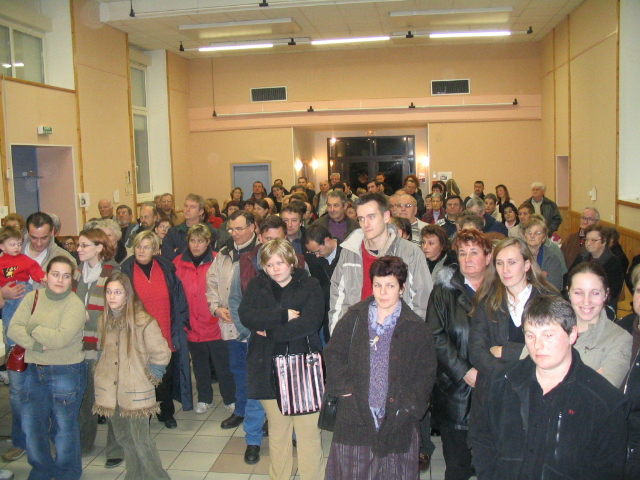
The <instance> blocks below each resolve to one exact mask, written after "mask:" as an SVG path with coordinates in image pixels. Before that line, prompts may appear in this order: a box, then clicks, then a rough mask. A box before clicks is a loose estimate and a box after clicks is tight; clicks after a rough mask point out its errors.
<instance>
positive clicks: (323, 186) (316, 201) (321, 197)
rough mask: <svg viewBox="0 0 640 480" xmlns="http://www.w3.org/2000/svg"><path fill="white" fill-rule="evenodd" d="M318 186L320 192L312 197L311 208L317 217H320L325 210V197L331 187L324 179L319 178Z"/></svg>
mask: <svg viewBox="0 0 640 480" xmlns="http://www.w3.org/2000/svg"><path fill="white" fill-rule="evenodd" d="M319 186H320V193H318V194H317V195H316V196H315V197H313V208H315V210H316V213H317V214H318V217H321V216H322V215H324V213H325V212H326V211H327V198H328V195H329V190H331V187H330V186H329V182H328V181H326V180H320V183H319Z"/></svg>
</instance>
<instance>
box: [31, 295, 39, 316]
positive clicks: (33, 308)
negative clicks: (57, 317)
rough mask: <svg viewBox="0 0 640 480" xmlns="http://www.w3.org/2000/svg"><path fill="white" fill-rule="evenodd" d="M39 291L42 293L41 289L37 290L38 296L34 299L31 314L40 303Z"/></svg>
mask: <svg viewBox="0 0 640 480" xmlns="http://www.w3.org/2000/svg"><path fill="white" fill-rule="evenodd" d="M38 293H40V290H36V298H35V300H34V301H33V307H31V315H33V312H35V310H36V305H37V304H38Z"/></svg>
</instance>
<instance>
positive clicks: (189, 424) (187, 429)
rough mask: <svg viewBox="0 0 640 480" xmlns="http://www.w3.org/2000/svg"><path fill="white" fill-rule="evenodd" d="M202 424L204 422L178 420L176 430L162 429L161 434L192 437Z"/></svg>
mask: <svg viewBox="0 0 640 480" xmlns="http://www.w3.org/2000/svg"><path fill="white" fill-rule="evenodd" d="M204 423H205V422H204V420H178V427H177V428H164V429H163V430H162V433H167V434H169V435H193V434H195V433H196V432H197V431H198V430H199V429H200V427H202V425H203V424H204Z"/></svg>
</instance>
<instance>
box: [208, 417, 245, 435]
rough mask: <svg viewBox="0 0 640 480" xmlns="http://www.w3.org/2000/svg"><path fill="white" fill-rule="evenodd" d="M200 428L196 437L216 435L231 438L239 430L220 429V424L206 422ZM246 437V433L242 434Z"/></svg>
mask: <svg viewBox="0 0 640 480" xmlns="http://www.w3.org/2000/svg"><path fill="white" fill-rule="evenodd" d="M203 423H204V425H202V427H200V430H198V432H197V433H196V435H215V436H216V437H231V436H232V435H233V434H234V432H235V431H236V430H237V428H229V429H223V428H220V422H212V421H206V422H203ZM242 434H243V435H244V432H242Z"/></svg>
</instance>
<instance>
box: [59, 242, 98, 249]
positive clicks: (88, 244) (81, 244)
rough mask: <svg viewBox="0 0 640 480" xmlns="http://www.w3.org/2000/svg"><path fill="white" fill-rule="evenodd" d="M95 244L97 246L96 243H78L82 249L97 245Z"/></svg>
mask: <svg viewBox="0 0 640 480" xmlns="http://www.w3.org/2000/svg"><path fill="white" fill-rule="evenodd" d="M65 245H66V243H65ZM70 245H73V243H71V244H70ZM95 246H96V244H95V243H79V244H78V248H82V249H85V248H89V247H95Z"/></svg>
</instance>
